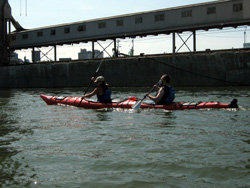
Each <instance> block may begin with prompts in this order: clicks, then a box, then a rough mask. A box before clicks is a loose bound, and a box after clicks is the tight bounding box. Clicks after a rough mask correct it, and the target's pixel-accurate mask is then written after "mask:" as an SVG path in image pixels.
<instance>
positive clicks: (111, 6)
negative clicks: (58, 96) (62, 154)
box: [9, 0, 250, 60]
mask: <svg viewBox="0 0 250 188" xmlns="http://www.w3.org/2000/svg"><path fill="white" fill-rule="evenodd" d="M210 1H213V0H154V1H148V0H147V1H146V0H126V1H124V0H106V1H103V0H42V1H41V0H9V4H10V5H11V8H12V15H13V17H14V18H15V19H16V21H18V22H19V23H20V24H21V26H22V27H23V28H26V29H31V28H38V27H44V26H51V25H57V24H65V23H72V22H78V21H84V20H91V19H95V18H104V17H109V16H117V15H122V14H128V13H136V12H142V11H151V10H157V9H162V8H170V7H177V6H183V5H189V4H196V3H203V2H210ZM12 30H14V28H13V29H12ZM244 32H245V33H246V41H247V42H250V27H245V26H242V27H239V28H238V29H233V28H225V29H223V30H209V31H206V32H205V31H198V32H197V38H196V40H197V51H202V50H205V49H211V50H216V49H231V48H242V46H243V42H244ZM190 34H191V33H189V32H186V33H182V34H181V37H182V38H183V40H186V39H187V38H188V37H189V35H190ZM119 41H120V42H119V51H120V52H121V53H125V54H128V52H129V50H130V49H131V47H132V39H130V38H126V39H119ZM192 42H193V41H192V37H191V38H190V39H189V41H188V42H187V44H188V45H189V48H190V49H193V45H192ZM110 43H111V41H109V40H107V41H105V42H103V41H102V42H100V44H101V45H102V46H103V47H104V48H105V47H106V46H108V45H109V44H110ZM176 45H177V49H178V48H179V47H180V46H181V45H182V41H181V39H180V38H179V37H177V38H176ZM95 48H96V49H97V50H102V47H101V46H99V45H98V44H95ZM112 48H113V45H111V46H110V47H109V48H107V51H108V52H109V54H112ZM80 49H87V50H91V49H92V46H91V43H80V44H75V45H64V46H58V47H57V57H58V59H59V58H72V59H77V58H78V53H79V52H80ZM41 50H42V51H43V52H44V53H46V52H47V51H49V50H50V47H47V48H41ZM187 51H189V50H188V48H187V47H185V46H184V47H182V48H181V49H180V50H179V52H187ZM16 52H17V53H18V55H19V58H21V59H24V56H26V57H27V58H28V59H31V49H26V50H21V51H20V50H18V51H16ZM171 52H172V35H158V36H154V37H152V36H148V37H144V38H135V39H134V55H138V54H140V53H145V54H159V53H171ZM104 56H105V57H109V55H108V54H107V53H105V54H104ZM48 57H49V58H51V59H53V57H54V54H53V50H51V52H49V53H48ZM42 60H47V59H46V58H45V57H44V58H43V59H42Z"/></svg>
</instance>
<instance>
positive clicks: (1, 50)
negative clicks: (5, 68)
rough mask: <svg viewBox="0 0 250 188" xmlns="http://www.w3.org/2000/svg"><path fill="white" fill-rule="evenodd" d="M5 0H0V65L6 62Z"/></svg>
mask: <svg viewBox="0 0 250 188" xmlns="http://www.w3.org/2000/svg"><path fill="white" fill-rule="evenodd" d="M6 3H8V1H7V0H1V1H0V65H4V64H7V63H8V50H7V40H6V39H7V22H6V15H5V14H4V13H5V6H4V5H6Z"/></svg>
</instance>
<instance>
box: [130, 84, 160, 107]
mask: <svg viewBox="0 0 250 188" xmlns="http://www.w3.org/2000/svg"><path fill="white" fill-rule="evenodd" d="M158 84H159V82H157V84H156V85H158ZM154 89H155V86H154V87H153V88H152V89H151V90H150V91H149V92H148V94H149V93H151V92H152V91H153V90H154ZM146 97H147V95H144V97H143V98H142V99H141V100H139V101H138V102H137V103H135V104H134V105H133V106H132V108H133V109H134V110H139V109H140V107H141V103H142V101H143V100H144V99H146Z"/></svg>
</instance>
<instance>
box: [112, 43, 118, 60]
mask: <svg viewBox="0 0 250 188" xmlns="http://www.w3.org/2000/svg"><path fill="white" fill-rule="evenodd" d="M116 48H117V47H116V39H114V48H113V57H118V52H117V49H116Z"/></svg>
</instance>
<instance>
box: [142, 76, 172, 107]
mask: <svg viewBox="0 0 250 188" xmlns="http://www.w3.org/2000/svg"><path fill="white" fill-rule="evenodd" d="M169 82H170V76H169V75H167V74H164V75H162V77H161V79H160V81H159V86H157V85H156V86H155V88H158V89H159V91H158V93H157V94H156V96H152V95H149V93H147V94H146V95H147V96H148V97H149V98H150V99H151V100H153V101H154V102H155V104H159V105H164V104H168V103H171V102H173V100H174V98H175V90H174V88H173V87H172V86H171V85H170V84H169Z"/></svg>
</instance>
